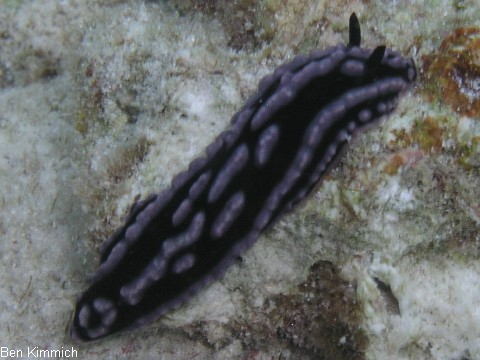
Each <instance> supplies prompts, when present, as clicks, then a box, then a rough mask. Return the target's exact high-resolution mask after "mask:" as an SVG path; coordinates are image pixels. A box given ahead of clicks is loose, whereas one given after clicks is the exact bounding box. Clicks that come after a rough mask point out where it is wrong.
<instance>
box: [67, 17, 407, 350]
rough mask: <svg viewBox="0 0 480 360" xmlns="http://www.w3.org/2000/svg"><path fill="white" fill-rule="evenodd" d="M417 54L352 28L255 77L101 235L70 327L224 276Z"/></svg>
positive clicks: (126, 313)
mask: <svg viewBox="0 0 480 360" xmlns="http://www.w3.org/2000/svg"><path fill="white" fill-rule="evenodd" d="M415 78H416V70H415V65H414V63H413V61H412V60H411V59H405V58H402V57H401V56H400V55H399V54H398V53H396V52H394V51H392V50H390V49H386V48H385V47H384V46H379V47H377V48H376V49H375V50H371V49H364V48H361V47H360V27H359V24H358V20H357V17H356V16H355V14H352V16H351V17H350V40H349V44H348V45H347V46H344V45H338V46H335V47H331V48H328V49H326V50H323V51H314V52H312V53H311V54H310V55H309V56H297V57H296V58H295V59H294V60H293V61H292V62H290V63H287V64H284V65H282V66H280V67H278V68H277V69H275V71H274V73H273V74H272V75H270V76H267V77H265V78H264V79H262V80H261V81H260V84H259V86H258V92H257V93H256V94H255V95H253V96H252V97H251V98H250V99H249V100H248V101H247V102H246V104H245V106H244V107H243V108H242V109H241V110H240V111H239V112H238V113H237V114H236V115H235V116H234V117H233V119H232V125H231V128H230V129H229V130H227V131H225V132H223V133H222V134H220V135H219V136H218V137H217V138H216V140H215V141H214V142H213V143H212V144H211V145H209V146H208V147H207V149H206V157H201V158H198V159H195V160H194V161H192V163H191V164H190V166H189V168H188V170H186V171H185V172H182V173H180V174H179V175H177V176H176V177H175V178H174V179H173V180H172V185H171V187H170V188H169V189H167V190H164V191H163V192H162V193H160V194H159V195H151V196H150V197H148V198H147V199H146V200H144V201H142V202H139V203H137V204H135V206H134V207H133V209H132V211H131V213H130V215H129V217H128V219H127V220H126V222H125V224H124V225H123V226H122V227H121V228H120V229H118V231H117V232H116V233H115V234H113V235H112V236H111V237H110V238H109V239H108V240H107V241H106V242H105V244H104V245H103V247H102V250H101V256H100V265H99V268H98V270H97V272H96V274H95V275H94V277H93V279H92V283H91V285H90V287H89V288H88V289H87V290H86V291H85V292H84V293H83V294H82V295H81V296H80V297H79V299H78V301H77V306H76V310H75V313H74V317H73V321H72V324H71V326H70V333H71V336H72V337H73V338H74V339H76V340H78V341H90V340H95V339H99V338H101V337H104V336H106V335H109V334H112V333H115V332H118V331H121V330H125V329H131V328H135V327H138V326H141V325H144V324H146V323H148V322H150V321H152V320H154V319H156V318H157V317H158V316H160V315H162V314H165V313H166V312H167V311H168V310H170V309H172V308H174V307H176V306H178V305H179V304H181V303H182V302H184V301H185V300H187V299H188V298H190V297H191V296H192V295H194V294H195V293H196V292H197V291H199V290H200V289H201V288H203V287H204V286H205V285H207V284H209V283H211V282H212V281H214V280H215V279H217V278H218V277H220V276H221V275H222V274H223V273H224V272H225V271H226V270H227V268H228V267H229V266H230V265H231V264H232V263H233V262H234V261H235V259H236V258H237V257H238V256H239V255H240V254H241V253H242V252H243V251H245V250H246V249H248V248H249V247H250V246H251V245H252V244H253V243H254V242H255V241H256V240H257V238H258V237H259V235H260V233H261V232H262V231H263V230H264V229H265V228H266V227H268V226H269V225H270V224H272V223H273V222H274V221H275V220H276V219H277V218H278V217H279V216H280V215H281V214H283V213H284V212H286V211H289V210H290V209H292V207H294V206H295V204H296V203H297V202H299V201H300V200H302V199H303V198H304V197H305V196H306V195H307V194H308V193H309V192H310V191H311V190H312V189H313V188H314V187H315V185H316V184H317V183H318V182H319V181H320V179H321V178H322V176H323V175H324V174H325V172H326V170H327V169H328V168H329V165H331V164H332V162H333V160H334V159H335V158H336V157H337V156H338V154H339V152H340V149H341V148H342V147H343V146H344V145H345V144H346V143H347V140H348V138H349V137H350V136H351V135H352V134H353V133H356V132H358V131H359V130H360V129H362V128H364V127H365V126H366V125H369V124H371V123H372V122H374V121H375V120H377V119H379V118H380V117H382V116H383V115H385V114H387V113H389V112H391V111H392V110H393V109H394V107H395V104H396V99H397V97H398V96H399V95H400V93H402V92H403V91H404V90H406V89H407V87H408V86H409V85H410V84H411V83H412V82H413V81H414V80H415Z"/></svg>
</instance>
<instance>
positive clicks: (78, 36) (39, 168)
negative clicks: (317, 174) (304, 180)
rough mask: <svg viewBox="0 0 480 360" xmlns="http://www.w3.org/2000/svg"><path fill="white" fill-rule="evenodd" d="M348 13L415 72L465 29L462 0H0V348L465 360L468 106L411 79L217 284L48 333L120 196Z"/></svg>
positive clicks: (70, 305)
mask: <svg viewBox="0 0 480 360" xmlns="http://www.w3.org/2000/svg"><path fill="white" fill-rule="evenodd" d="M353 11H355V12H356V13H357V14H358V17H359V19H360V22H361V26H362V30H363V44H364V46H366V47H374V46H377V45H379V44H386V45H387V46H388V47H393V48H394V49H396V50H398V51H400V52H401V53H403V54H405V55H406V56H409V57H413V58H414V59H415V61H416V63H417V66H418V68H419V72H420V74H422V71H423V70H424V62H425V59H426V57H427V56H432V54H435V53H436V52H438V50H439V48H440V44H441V42H442V39H444V37H445V36H448V34H449V33H451V32H452V31H453V30H454V29H456V28H459V27H470V26H476V27H479V26H480V17H478V14H479V11H480V5H479V3H478V2H476V1H473V0H472V1H468V0H466V1H405V2H400V1H384V2H368V1H347V2H345V1H337V2H326V1H310V0H303V1H294V0H289V1H280V0H264V1H256V2H253V1H236V2H229V1H193V0H191V1H176V2H175V1H115V0H104V1H79V0H77V1H50V0H39V1H7V0H0V184H1V198H0V211H1V215H0V259H1V263H0V264H1V265H0V266H1V267H0V284H1V286H0V324H1V328H0V347H1V349H0V350H1V351H2V355H5V354H6V353H5V351H7V350H14V351H17V350H20V351H22V352H23V354H20V353H19V352H17V353H16V355H23V358H28V356H29V354H28V353H27V351H28V349H29V348H30V349H32V348H36V347H37V348H36V349H42V350H61V349H62V347H63V349H68V350H71V349H72V347H73V349H74V350H76V351H77V353H76V355H77V357H78V358H81V359H91V360H94V359H138V358H150V359H153V358H155V359H452V360H460V359H464V360H466V359H472V360H473V359H480V286H479V284H480V260H479V255H478V254H479V242H480V205H479V200H478V199H479V198H480V186H479V183H480V179H479V174H480V170H479V169H480V150H479V145H478V144H479V143H480V141H479V139H480V117H479V115H478V114H475V113H470V114H465V113H464V112H462V109H461V107H462V106H463V105H462V104H458V106H455V104H453V105H452V104H447V102H446V101H443V99H442V97H435V96H433V95H432V96H430V97H429V96H428V92H429V91H431V92H432V93H433V92H435V86H436V85H435V84H436V80H434V81H432V82H431V85H430V87H428V88H427V90H425V89H424V90H423V91H422V81H424V80H422V79H424V78H423V77H422V76H421V77H420V80H419V82H418V83H417V86H416V87H415V89H412V91H410V92H409V93H408V94H406V96H405V97H403V98H402V100H401V101H400V103H399V105H398V109H397V111H396V112H395V113H394V114H393V115H392V116H390V117H389V118H388V120H387V121H385V122H383V123H382V124H381V125H379V126H376V127H373V128H371V129H369V130H368V131H367V132H366V133H363V134H361V135H359V136H357V137H355V138H354V139H352V140H351V143H352V144H351V146H350V148H349V150H348V151H347V153H346V156H345V157H344V158H343V161H342V162H341V163H340V164H339V165H338V166H337V167H336V168H335V169H334V170H333V171H332V172H331V174H330V175H329V176H328V177H327V178H326V179H325V181H324V182H323V183H322V185H321V186H319V187H318V189H317V190H316V191H315V193H314V194H312V195H311V196H310V197H309V199H308V200H307V201H305V202H304V203H303V204H302V205H301V206H299V207H298V208H297V209H295V211H294V212H293V213H291V214H289V215H287V216H284V217H283V218H282V219H281V220H280V221H279V222H278V223H277V224H276V225H275V226H274V227H273V228H272V229H271V230H269V231H267V232H266V233H265V234H263V235H262V236H261V238H260V239H259V241H258V242H257V243H256V244H255V245H254V246H253V247H252V249H250V250H249V251H248V252H246V253H245V254H244V255H243V256H242V259H241V261H240V260H239V262H238V264H236V265H234V266H232V267H231V269H230V270H229V271H228V272H227V274H226V276H225V277H224V278H223V279H221V280H220V281H217V282H215V283H214V284H213V285H211V286H209V287H208V288H206V289H204V290H203V291H202V292H200V293H199V294H198V295H197V296H196V297H194V298H193V299H192V300H191V301H189V302H188V303H186V304H184V305H183V306H182V307H180V308H179V309H177V310H175V311H172V312H170V313H169V314H168V315H167V316H165V317H163V318H161V319H160V320H158V321H155V322H153V323H152V324H151V325H149V326H147V327H144V328H142V329H139V330H136V331H133V332H128V333H123V334H118V335H114V336H111V337H108V338H105V339H103V340H101V341H97V342H94V343H89V344H77V343H75V342H73V341H72V340H71V339H70V338H69V336H68V333H67V326H68V323H69V319H70V317H71V314H72V311H73V309H74V304H75V299H76V297H77V296H78V295H79V294H80V293H81V292H82V291H83V290H84V289H85V288H86V286H87V285H88V279H89V277H90V276H92V274H93V273H94V271H95V269H96V267H97V263H98V248H99V246H100V244H101V243H102V241H103V240H104V239H105V238H106V237H107V236H108V235H109V234H111V233H112V231H114V229H115V228H116V227H118V226H119V225H120V224H121V222H122V219H123V218H124V217H125V214H126V213H127V212H128V209H129V207H130V205H131V204H132V203H133V201H134V199H135V197H136V196H138V195H140V196H142V197H143V198H144V197H145V196H147V195H148V194H149V193H152V192H159V191H160V190H162V189H163V188H165V187H167V186H169V184H170V180H171V178H172V177H173V176H174V175H175V174H176V173H178V172H179V171H181V170H183V169H184V168H185V167H186V166H187V165H188V163H189V162H190V161H191V160H193V159H194V158H195V157H196V156H199V155H201V154H202V151H203V149H204V147H205V146H206V145H208V144H209V143H210V142H211V141H212V140H213V139H214V137H215V136H216V134H218V133H219V132H220V131H222V130H224V129H225V128H226V127H227V126H228V123H229V120H230V118H231V116H232V115H233V114H234V113H235V111H237V110H238V109H240V107H241V106H242V104H243V103H244V101H245V100H246V99H247V98H248V97H249V96H250V95H251V94H253V93H254V91H255V89H256V86H257V83H258V81H259V79H260V78H261V77H262V76H265V75H266V74H268V73H270V72H272V71H273V69H274V68H275V67H276V66H278V65H279V64H281V63H282V62H285V61H287V60H291V59H292V58H293V57H294V56H295V55H297V54H300V53H308V52H309V51H311V50H313V49H315V48H324V47H326V46H329V45H334V44H336V43H338V42H345V41H346V40H347V37H348V17H349V15H350V13H351V12H353ZM478 49H480V46H479V47H478V48H477V49H476V52H475V51H473V53H472V54H470V55H471V62H472V64H471V65H472V66H473V68H475V66H477V69H478V68H480V61H479V60H478V59H479V58H480V53H479V51H480V50H478ZM478 74H480V72H478V73H477V74H476V76H477V77H476V78H475V77H473V78H469V82H468V83H465V84H463V85H465V86H469V87H470V88H469V90H470V93H468V94H467V95H469V96H470V97H471V100H472V102H473V101H477V100H478V101H480V99H479V98H478V97H479V95H478V94H479V93H480V88H479V83H480V80H479V78H478ZM446 75H448V74H446ZM450 75H451V74H450ZM430 80H431V79H430ZM440 83H441V82H440V80H439V81H438V86H440V85H441V84H440ZM463 85H462V83H461V81H460V86H463ZM432 88H433V90H432ZM467 90H468V89H467ZM467 90H465V89H460V90H459V91H460V92H462V91H463V92H464V93H465V92H467ZM426 93H427V95H425V94H426ZM476 97H477V98H476ZM65 354H67V355H68V353H65ZM11 358H13V357H11ZM30 358H32V356H31V354H30ZM65 358H67V357H65Z"/></svg>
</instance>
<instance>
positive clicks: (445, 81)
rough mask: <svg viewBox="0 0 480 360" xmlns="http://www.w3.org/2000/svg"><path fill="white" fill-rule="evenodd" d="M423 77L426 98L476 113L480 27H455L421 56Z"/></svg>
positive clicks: (479, 94)
mask: <svg viewBox="0 0 480 360" xmlns="http://www.w3.org/2000/svg"><path fill="white" fill-rule="evenodd" d="M423 60H424V66H423V67H424V77H425V78H424V80H425V82H426V92H427V96H428V97H429V99H430V100H438V101H445V102H446V103H447V104H449V105H450V107H451V108H452V109H453V110H454V111H455V112H457V113H459V114H461V115H466V116H470V117H478V116H479V115H480V28H478V27H469V28H458V29H456V30H455V31H454V32H453V33H451V34H449V35H447V36H446V37H445V38H444V39H443V41H442V44H441V46H440V49H439V52H438V53H436V54H433V55H429V56H426V57H424V59H423Z"/></svg>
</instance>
